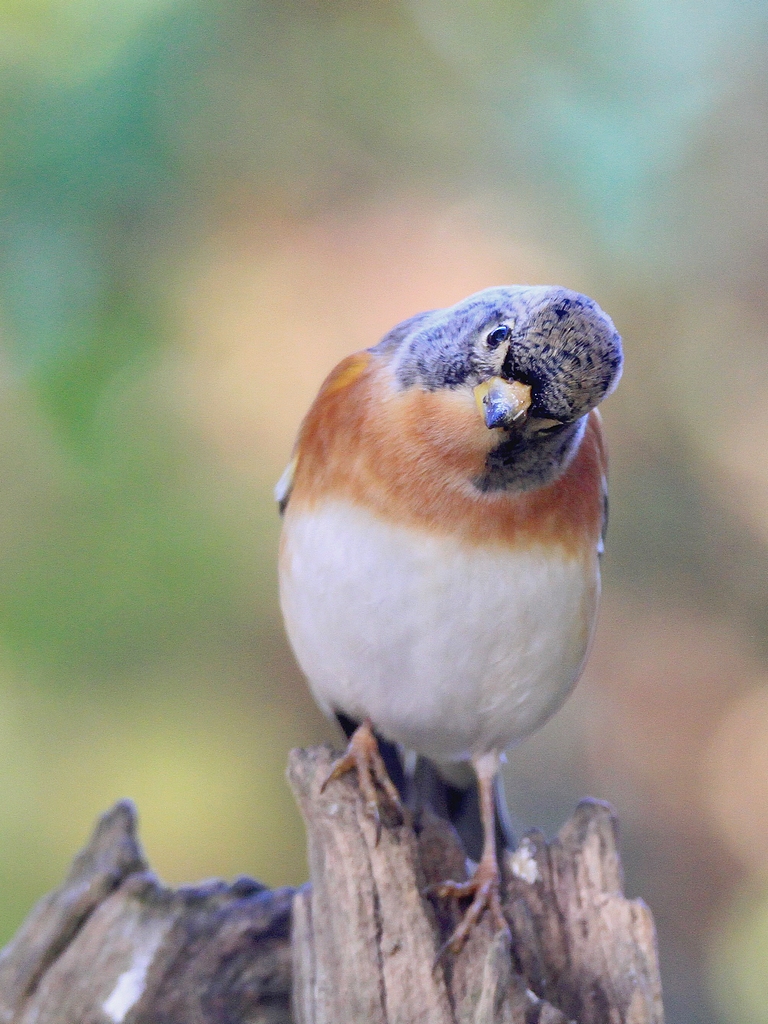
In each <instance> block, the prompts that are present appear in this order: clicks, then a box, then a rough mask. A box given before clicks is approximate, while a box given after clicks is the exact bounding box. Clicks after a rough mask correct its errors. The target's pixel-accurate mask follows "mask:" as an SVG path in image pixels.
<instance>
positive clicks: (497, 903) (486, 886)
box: [427, 752, 509, 959]
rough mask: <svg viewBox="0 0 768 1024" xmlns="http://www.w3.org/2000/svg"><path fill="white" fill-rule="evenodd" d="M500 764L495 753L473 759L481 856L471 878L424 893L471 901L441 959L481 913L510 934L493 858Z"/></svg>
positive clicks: (458, 948)
mask: <svg viewBox="0 0 768 1024" xmlns="http://www.w3.org/2000/svg"><path fill="white" fill-rule="evenodd" d="M499 761H500V758H499V755H498V753H496V752H492V753H490V754H484V755H483V756H482V757H478V758H474V759H473V765H474V768H475V772H476V774H477V782H478V788H479V790H480V817H481V820H482V824H483V855H482V857H481V858H480V863H479V864H478V865H477V867H476V869H475V872H474V874H473V875H472V877H471V878H470V879H469V880H468V881H466V882H439V883H438V884H437V885H432V886H430V887H429V889H428V890H427V892H428V893H429V895H434V896H437V897H439V898H441V899H444V898H446V897H448V898H451V899H455V900H458V899H462V898H463V897H469V896H471V897H472V902H471V903H470V905H469V907H468V908H467V910H466V912H465V914H464V917H463V918H462V920H461V923H460V924H459V926H458V927H457V928H456V930H455V931H454V932H453V934H452V935H451V937H450V939H448V941H447V942H446V944H445V946H444V947H443V949H442V950H441V951H440V956H442V954H443V953H444V952H445V951H446V950H450V951H451V952H452V953H459V952H460V951H461V949H462V947H463V945H464V943H465V942H466V941H467V938H468V937H469V934H470V932H471V931H472V929H473V928H474V926H475V925H476V924H477V922H478V921H479V920H480V918H481V917H482V914H483V911H484V910H489V911H490V913H491V917H492V918H493V925H494V928H495V929H496V930H497V931H502V930H506V931H507V932H509V925H508V924H507V922H506V919H505V917H504V914H503V913H502V909H501V893H500V887H501V872H500V870H499V862H498V858H497V856H496V827H495V825H496V822H495V812H494V806H493V780H494V779H495V777H496V774H497V773H498V770H499ZM438 959H439V957H438Z"/></svg>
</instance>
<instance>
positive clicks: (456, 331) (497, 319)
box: [380, 286, 622, 440]
mask: <svg viewBox="0 0 768 1024" xmlns="http://www.w3.org/2000/svg"><path fill="white" fill-rule="evenodd" d="M389 346H391V348H392V350H393V351H392V355H393V363H394V368H395V373H396V377H397V380H398V382H399V384H400V386H402V387H406V388H407V387H412V386H416V387H421V388H423V389H426V390H429V391H435V390H437V389H439V388H449V389H471V390H472V391H473V393H474V398H475V401H476V403H477V407H478V410H479V412H480V414H481V415H482V417H483V419H484V421H485V425H486V427H487V428H488V429H490V430H500V431H504V432H505V435H506V436H509V435H513V436H518V437H519V438H520V439H521V440H523V439H531V440H532V439H533V438H534V437H535V436H536V435H546V434H551V433H554V432H556V431H558V430H559V429H560V428H562V427H565V426H567V425H568V424H572V423H575V422H576V421H577V420H579V419H581V418H582V417H583V416H584V415H585V414H586V413H588V412H589V411H590V410H591V409H593V408H594V407H595V406H596V405H598V403H599V402H601V401H602V400H603V398H605V396H606V395H608V394H609V393H610V392H611V391H612V390H613V389H614V388H615V387H616V385H617V383H618V381H619V377H620V376H621V368H622V351H621V339H620V337H619V335H618V332H617V331H616V329H615V327H614V326H613V323H612V322H611V320H610V318H609V317H608V316H607V315H606V314H605V313H604V312H603V311H602V310H601V309H600V307H599V306H598V305H597V304H596V303H595V302H593V301H592V299H589V298H587V297H586V296H584V295H579V294H578V293H577V292H573V291H569V290H568V289H567V288H558V287H549V286H537V287H526V286H514V287H499V288H487V289H485V291H482V292H478V293H477V294H476V295H471V296H469V298H467V299H464V300H463V301H462V302H459V303H457V304H456V305H455V306H451V307H449V308H447V309H440V310H434V311H432V312H429V313H422V314H419V315H418V316H416V317H413V318H412V319H411V320H409V321H406V322H405V323H404V324H401V325H399V326H398V327H396V328H395V329H394V330H393V331H392V332H390V334H389V335H388V336H387V337H386V338H385V339H384V340H383V341H382V342H381V346H380V347H389Z"/></svg>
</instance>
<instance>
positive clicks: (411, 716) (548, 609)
mask: <svg viewBox="0 0 768 1024" xmlns="http://www.w3.org/2000/svg"><path fill="white" fill-rule="evenodd" d="M599 585H600V581H599V571H598V565H597V555H596V553H595V554H594V556H593V557H589V558H586V559H585V558H576V557H568V556H567V555H566V554H565V553H561V552H559V551H558V552H553V551H552V550H550V549H544V548H540V547H527V548H524V549H521V550H519V551H511V550H508V549H505V548H501V547H496V548H488V549H479V548H471V547H468V546H466V545H459V544H458V543H457V542H456V540H455V539H451V538H449V537H430V536H427V535H425V534H420V533H414V532H412V531H410V530H402V529H398V528H395V527H393V526H391V525H389V524H388V523H385V522H383V521H381V520H380V519H377V518H375V517H373V516H371V515H369V514H368V513H366V512H364V511H362V510H360V509H358V508H356V507H354V506H350V505H347V504H343V503H336V502H333V503H327V504H325V505H323V506H321V507H320V508H318V509H316V510H314V511H312V512H302V513H301V514H300V515H297V516H295V517H292V516H291V515H290V514H289V515H288V517H287V520H286V524H285V535H284V540H283V548H282V553H281V559H280V598H281V603H282V607H283V614H284V617H285V622H286V628H287V631H288V636H289V638H290V640H291V643H292V645H293V649H294V651H295V653H296V657H297V659H298V661H299V664H300V665H301V668H302V669H303V671H304V672H305V674H306V676H307V678H308V679H309V683H310V686H311V688H312V692H313V694H314V696H315V699H316V700H317V702H318V703H319V704H320V706H321V708H322V709H323V710H324V711H325V712H326V714H329V715H330V714H333V712H335V711H343V712H344V713H345V714H347V715H349V716H350V717H352V718H354V719H357V720H362V719H363V718H365V717H369V718H370V719H371V720H372V722H373V724H374V726H375V728H376V729H377V730H378V731H379V732H380V733H382V735H384V736H386V737H387V738H388V739H391V740H394V741H396V742H399V743H402V744H403V745H404V746H406V747H409V748H411V749H413V750H416V751H418V752H419V753H421V754H425V755H427V756H429V757H432V758H434V759H435V760H438V761H441V760H442V761H446V760H457V759H462V758H466V757H469V756H471V755H476V754H481V753H484V752H487V751H489V750H493V749H495V750H501V749H504V748H505V747H508V746H510V745H511V744H512V743H515V742H516V741H518V740H521V739H523V738H524V737H525V736H527V735H529V734H530V733H532V732H533V731H534V730H535V729H537V728H538V727H539V726H540V725H542V724H543V723H544V721H546V719H547V718H548V717H549V716H550V715H551V714H552V713H553V712H554V711H556V710H557V708H558V707H560V705H561V704H562V702H563V701H564V700H565V698H566V696H567V695H568V693H569V692H570V690H571V688H572V687H573V685H574V683H575V682H576V680H577V679H578V676H579V674H580V672H581V668H582V665H583V663H584V659H585V657H586V654H587V650H588V647H589V643H590V640H591V636H592V629H593V625H594V619H595V612H596V608H597V599H598V593H599Z"/></svg>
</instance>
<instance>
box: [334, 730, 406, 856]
mask: <svg viewBox="0 0 768 1024" xmlns="http://www.w3.org/2000/svg"><path fill="white" fill-rule="evenodd" d="M351 771H356V772H357V779H358V782H359V785H360V791H361V793H362V795H363V805H364V808H365V813H366V815H367V816H368V817H369V818H370V819H371V820H372V821H373V823H374V825H375V826H376V845H377V846H378V844H379V839H380V838H381V814H380V811H379V809H380V807H382V806H383V804H384V803H388V804H389V805H390V806H391V807H393V808H394V810H395V811H396V812H397V814H398V816H399V817H400V818H402V815H403V807H402V804H401V802H400V795H399V793H398V792H397V788H396V787H395V784H394V783H393V782H392V780H391V779H390V777H389V775H388V774H387V767H386V765H385V764H384V760H383V758H382V756H381V754H380V753H379V745H378V743H377V742H376V737H375V735H374V733H373V729H372V727H371V723H370V722H369V721H368V720H367V719H366V720H365V721H364V722H363V723H362V725H359V726H358V727H357V729H355V731H354V732H353V733H352V735H351V737H350V739H349V744H348V745H347V749H346V752H345V753H344V754H343V755H342V756H341V757H340V758H339V759H338V760H337V761H336V762H335V763H334V765H333V767H332V768H331V770H330V772H329V773H328V775H327V776H326V778H325V781H324V782H323V784H322V785H321V786H320V792H321V793H323V792H325V788H326V786H327V785H328V784H329V783H330V782H333V781H334V780H335V779H339V778H341V776H342V775H346V773H347V772H351ZM377 786H378V787H379V788H378V789H377V788H376V787H377ZM380 791H381V792H383V799H382V796H381V795H380Z"/></svg>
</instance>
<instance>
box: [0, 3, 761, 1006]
mask: <svg viewBox="0 0 768 1024" xmlns="http://www.w3.org/2000/svg"><path fill="white" fill-rule="evenodd" d="M767 35H768V8H766V6H765V4H761V3H757V2H750V0H747V2H744V0H741V2H738V3H737V2H736V0H704V2H702V3H695V4H694V3H692V2H687V0H671V2H664V3H662V2H661V0H585V2H583V3H581V2H579V3H576V2H567V0H537V2H536V3H533V2H523V0H506V2H502V0H470V2H467V0H462V2H458V0H444V2H440V3H438V2H436V0H402V2H395V0H373V2H370V3H367V4H361V3H356V2H353V0H297V2H295V3H290V4H282V3H276V2H272V3H266V2H264V3H257V2H251V3H246V2H236V0H220V2H215V0H208V2H200V0H155V2H154V3H150V2H147V0H132V2H130V3H128V2H127V0H101V3H99V4H95V3H92V2H89V0H16V2H13V3H9V2H2V3H0V107H1V108H2V111H3V114H2V119H1V121H0V939H3V940H4V939H6V938H7V937H9V936H10V935H11V934H12V933H13V931H14V929H15V928H16V927H17V926H18V924H19V922H20V920H21V919H22V917H23V915H24V914H25V913H26V912H27V911H28V909H29V907H30V906H31V904H32V903H33V902H34V900H35V899H36V898H38V897H39V896H40V895H41V894H42V893H43V892H45V891H46V890H47V889H49V888H51V887H52V886H54V885H55V884H57V882H58V881H59V880H60V878H61V877H62V874H63V872H64V871H65V869H66V865H67V863H68V861H69V860H70V858H71V856H72V855H73V853H74V852H75V850H76V849H77V848H78V847H79V845H81V844H82V842H83V841H84V839H85V837H86V836H87V834H88V831H89V829H90V827H91V824H92V822H93V820H94V818H95V816H96V815H97V814H98V813H99V812H100V811H101V810H103V809H105V808H106V807H107V806H108V805H109V804H110V803H111V802H112V801H114V800H115V799H117V798H119V797H122V796H131V797H132V798H134V799H135V800H136V802H137V804H138V806H139V810H140V814H141V823H142V826H141V827H142V837H143V840H144V842H145V845H146V848H147V852H148V855H149V857H150V859H151V861H152V863H153V865H154V866H155V867H156V869H157V870H158V872H159V873H160V874H161V875H162V877H163V878H164V879H166V880H167V881H169V882H182V881H190V880H193V879H196V878H199V877H201V876H205V875H223V876H229V877H231V876H233V875H236V874H239V873H242V872H250V873H252V874H255V875H258V876H259V877H261V878H262V879H263V880H265V881H266V882H268V883H270V884H273V885H278V884H286V883H298V882H300V881H302V880H303V879H304V877H305V871H306V869H305V862H304V848H303V834H302V829H301V825H300V822H299V820H298V816H297V814H296V812H295V810H294V807H293V804H292V802H291V799H290V796H289V793H288V790H287V787H286V785H285V782H284V779H283V769H284V764H285V759H286V754H287V751H288V749H289V748H290V747H291V746H295V745H302V744H308V743H310V742H317V741H318V740H321V739H328V738H333V737H334V736H335V733H334V732H333V729H332V728H331V727H330V725H328V724H327V723H325V722H324V721H323V720H322V718H321V716H320V714H319V712H317V710H316V709H315V708H314V705H313V704H312V702H311V700H310V698H309V697H308V695H307V693H306V690H305V688H304V685H303V683H302V681H301V679H300V677H299V673H298V671H297V669H296V668H295V666H294V665H293V662H292V659H291V656H290V653H289V651H288V649H287V646H286V643H285V640H284V637H283V634H282V628H281V625H280V618H279V611H278V608H277V598H276V580H275V565H274V563H275V552H276V546H277V538H278V533H279V523H278V521H277V516H276V514H275V511H274V508H273V505H272V498H271V487H272V484H273V482H274V480H275V479H276V477H277V475H279V472H280V468H281V464H282V463H283V462H284V461H285V460H286V459H287V457H288V453H289V450H290V442H291V435H292V432H293V431H294V430H295V428H296V426H297V425H298V422H299V420H300V417H301V414H302V412H303V411H304V409H305V408H306V404H307V403H308V401H309V400H310V398H311V395H312V393H313V391H314V390H315V389H316V387H317V386H318V384H319V382H320V380H321V379H322V377H323V375H324V373H325V372H326V371H327V370H328V369H329V368H330V367H331V366H332V365H333V362H334V361H335V360H336V359H338V358H339V357H340V356H341V355H342V354H344V353H345V352H348V351H351V350H353V349H354V348H357V347H360V346H361V345H365V344H372V343H373V342H374V341H375V340H376V339H377V336H378V334H380V333H382V332H383V331H384V330H385V329H386V328H387V327H389V326H391V324H392V323H394V322H395V320H397V319H398V318H401V317H404V316H406V315H409V314H411V313H413V312H416V311H417V310H418V309H420V308H425V307H427V306H429V305H434V304H435V303H436V302H437V301H441V302H446V303H447V302H452V301H456V300H458V299H459V298H461V297H462V295H463V294H465V293H466V292H468V291H470V290H472V289H473V288H475V287H477V288H479V287H483V286H485V285H490V284H498V283H504V282H508V283H509V282H511V279H512V275H517V276H518V278H519V279H520V280H530V281H539V280H551V281H552V283H555V282H556V283H562V284H565V285H569V286H571V287H576V288H579V289H581V290H584V291H587V292H589V293H590V294H593V295H594V296H595V298H597V299H598V301H599V302H600V303H601V304H602V305H603V306H604V307H605V308H606V309H607V310H608V311H609V312H610V313H611V315H612V316H613V318H614V320H615V321H616V323H617V325H618V326H619V328H620V330H621V332H622V334H623V335H624V338H625V342H626V350H627V369H626V375H625V380H624V382H623V383H622V386H621V389H620V390H619V392H618V393H617V395H616V396H615V397H614V398H612V399H611V401H610V402H609V403H608V404H607V406H606V420H607V424H608V429H609V434H610V439H611V448H612V453H613V467H614V468H613V475H612V527H611V534H610V539H609V548H608V556H607V559H606V598H605V611H604V616H603V622H602V625H601V631H600V633H599V635H598V640H597V643H596V648H595V654H594V658H593V664H592V665H591V666H590V669H589V671H588V673H587V678H586V679H585V681H584V683H583V684H582V686H581V687H580V688H579V690H578V691H577V694H576V695H575V696H574V698H573V699H572V701H571V703H570V704H569V705H568V706H567V708H566V709H565V710H564V711H563V712H562V713H561V715H560V716H558V718H557V719H556V720H555V721H554V722H553V723H552V724H551V725H550V726H548V727H547V728H546V729H545V730H544V731H543V733H542V734H541V736H539V737H537V738H536V739H534V740H532V741H531V743H530V744H529V745H528V746H526V747H524V748H522V749H521V750H520V751H515V752H513V754H512V755H511V756H510V766H509V772H508V783H509V786H508V788H509V790H510V802H511V804H512V808H513V811H514V813H515V814H516V816H517V818H518V820H519V822H520V823H521V825H523V826H527V825H533V824H543V825H544V826H545V827H546V828H548V829H549V830H550V831H552V830H554V829H555V828H556V827H557V825H558V823H559V822H560V821H561V820H562V819H563V817H564V816H565V815H566V814H567V813H568V812H569V809H570V807H571V806H572V804H573V802H574V801H575V799H577V798H578V797H579V796H580V795H583V794H584V793H587V792H589V793H592V794H594V795H596V796H600V797H605V798H608V799H611V800H612V801H613V802H614V803H615V804H616V806H617V809H618V812H619V816H620V818H621V820H622V823H623V834H624V845H623V850H624V856H625V863H626V868H627V887H628V890H629V891H630V893H631V894H632V895H635V894H642V895H643V896H644V897H645V898H646V899H647V900H648V902H649V903H650V904H651V906H652V908H653V909H654V911H655V913H656V917H657V922H658V926H659V932H660V943H661V954H662V962H663V970H664V984H665V996H666V1003H667V1009H668V1017H669V1019H670V1020H671V1021H672V1022H679V1024H693V1022H704V1021H707V1022H710V1021H722V1022H733V1024H742V1022H743V1024H748V1022H749V1024H752V1022H757V1024H759V1022H761V1021H768V1010H766V1000H765V998H764V995H765V993H764V988H765V976H766V973H767V972H768V925H767V924H766V921H768V912H766V909H765V908H766V905H768V836H767V835H766V834H765V830H764V829H763V828H762V827H761V826H760V824H759V823H760V822H762V821H763V820H764V819H768V781H766V782H763V779H764V778H766V779H767V780H768V763H766V761H765V759H764V758H763V755H762V750H763V749H766V750H768V710H766V708H765V706H764V704H765V702H764V695H765V693H766V686H767V685H768V667H767V666H766V659H767V658H768V643H767V642H766V625H767V624H768V511H767V510H768V448H767V446H766V442H767V441H768V412H767V411H766V410H768V348H767V347H766V342H768V329H767V328H766V326H765V325H766V323H767V322H768V287H766V278H765V266H766V254H767V253H768V203H767V202H766V199H767V198H768V197H767V196H766V181H767V180H768V178H767V177H766V173H767V172H768V133H767V132H766V129H767V128H768V71H766V68H767V67H768V64H766V61H765V44H766V36H767ZM492 275H496V277H492ZM233 339H235V340H234V341H233ZM763 769H765V771H763Z"/></svg>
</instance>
